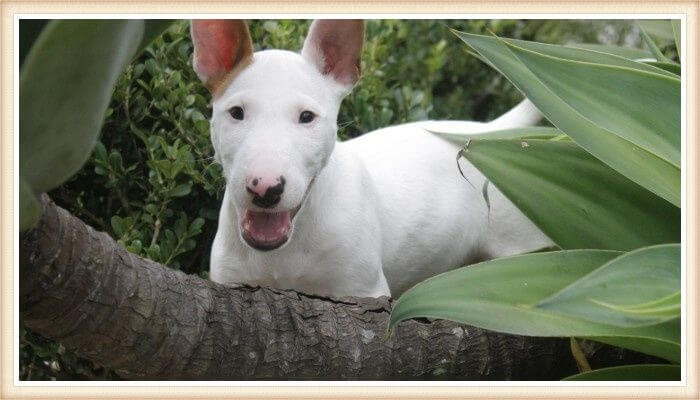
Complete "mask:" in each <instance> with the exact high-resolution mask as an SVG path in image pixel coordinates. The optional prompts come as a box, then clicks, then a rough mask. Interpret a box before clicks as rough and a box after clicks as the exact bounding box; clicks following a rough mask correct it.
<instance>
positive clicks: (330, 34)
mask: <svg viewBox="0 0 700 400" xmlns="http://www.w3.org/2000/svg"><path fill="white" fill-rule="evenodd" d="M364 32H365V25H364V22H363V21H362V20H359V19H345V20H343V19H319V20H315V21H314V22H313V23H312V24H311V27H310V28H309V34H308V35H307V36H306V40H305V41H304V47H303V48H302V50H301V55H302V56H303V57H304V58H306V59H307V60H308V61H310V62H311V63H312V64H314V65H315V66H316V68H318V70H319V71H321V73H322V74H324V75H330V76H332V77H333V78H334V79H335V80H336V81H337V82H338V83H340V84H342V85H343V86H346V87H347V89H348V91H349V90H350V89H351V88H352V86H353V85H354V84H355V83H356V82H357V80H358V79H360V56H361V54H362V44H363V42H364Z"/></svg>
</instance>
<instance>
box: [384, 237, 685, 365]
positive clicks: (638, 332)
mask: <svg viewBox="0 0 700 400" xmlns="http://www.w3.org/2000/svg"><path fill="white" fill-rule="evenodd" d="M619 254H620V253H619V252H615V251H605V250H564V251H555V252H549V253H535V254H527V255H522V256H516V257H509V258H500V259H496V260H492V261H487V262H483V263H480V264H476V265H471V266H468V267H464V268H460V269H457V270H453V271H449V272H446V273H444V274H441V275H438V276H435V277H433V278H430V279H427V280H425V281H423V282H421V283H419V284H417V285H416V286H414V287H413V288H411V289H409V290H408V291H406V292H405V293H404V294H403V295H402V296H401V297H400V298H399V299H398V300H397V301H396V303H394V307H393V310H392V312H391V318H390V326H394V325H395V324H397V323H398V322H399V321H402V320H404V319H408V318H416V317H429V318H444V319H449V320H453V321H457V322H461V323H465V324H469V325H474V326H477V327H480V328H484V329H490V330H495V331H499V332H505V333H511V334H516V335H528V336H562V337H571V336H575V337H587V338H591V339H593V340H598V337H601V338H606V339H607V338H611V337H612V338H613V340H614V339H623V340H620V342H621V343H624V342H625V340H626V341H627V342H628V343H632V344H633V345H634V346H635V350H641V351H644V352H646V353H648V354H653V355H656V356H659V357H663V358H666V359H669V360H676V359H678V358H679V357H680V323H671V322H666V323H662V324H658V325H651V326H644V327H636V328H621V327H617V326H613V325H608V324H602V323H597V322H591V321H586V320H583V319H580V318H576V317H573V316H569V315H562V314H558V313H554V312H551V311H549V310H544V309H540V308H537V307H536V305H537V304H538V303H539V302H540V301H542V300H543V299H546V298H548V297H550V296H552V295H553V294H555V293H557V292H558V291H560V290H562V289H563V288H565V287H567V286H568V285H570V284H572V283H573V282H575V281H577V280H578V279H581V278H583V277H584V276H586V275H588V274H589V273H591V272H592V271H594V270H595V269H597V268H599V267H600V266H601V265H603V264H605V263H606V262H608V261H610V260H612V259H613V258H615V257H617V256H618V255H619ZM640 346H641V347H642V348H639V347H640Z"/></svg>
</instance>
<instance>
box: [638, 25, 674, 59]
mask: <svg viewBox="0 0 700 400" xmlns="http://www.w3.org/2000/svg"><path fill="white" fill-rule="evenodd" d="M639 33H640V34H641V35H642V39H644V43H645V44H646V45H647V48H648V49H649V51H650V52H651V54H652V55H653V56H654V58H656V61H659V62H668V61H669V59H668V58H666V56H664V53H662V52H661V50H660V49H659V47H658V46H657V45H656V43H654V40H653V39H652V38H651V37H650V36H649V35H648V34H647V33H646V31H645V30H644V28H643V27H642V26H641V24H640V28H639Z"/></svg>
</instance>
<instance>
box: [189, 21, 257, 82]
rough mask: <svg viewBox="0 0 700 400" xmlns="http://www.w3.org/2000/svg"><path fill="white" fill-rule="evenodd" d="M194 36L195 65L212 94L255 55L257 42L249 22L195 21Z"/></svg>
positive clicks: (192, 31)
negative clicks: (254, 42) (235, 70)
mask: <svg viewBox="0 0 700 400" xmlns="http://www.w3.org/2000/svg"><path fill="white" fill-rule="evenodd" d="M191 34H192V43H193V44H194V56H193V60H192V66H193V67H194V71H195V72H196V73H197V76H199V79H201V81H202V82H203V83H204V85H205V86H206V87H207V88H208V89H209V90H210V91H211V92H215V91H216V90H217V89H218V86H219V85H220V84H221V83H222V81H223V80H224V79H225V77H226V76H227V75H228V74H229V73H230V72H231V71H232V70H234V69H235V68H237V67H241V66H244V65H246V64H247V63H248V62H249V61H250V60H251V56H252V55H253V42H252V41H251V39H250V32H249V31H248V25H247V24H246V23H245V21H242V20H226V19H208V20H207V19H195V20H192V24H191Z"/></svg>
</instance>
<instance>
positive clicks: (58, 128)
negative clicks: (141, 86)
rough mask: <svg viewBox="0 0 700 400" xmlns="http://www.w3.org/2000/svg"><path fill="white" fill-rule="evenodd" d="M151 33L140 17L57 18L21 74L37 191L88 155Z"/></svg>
mask: <svg viewBox="0 0 700 400" xmlns="http://www.w3.org/2000/svg"><path fill="white" fill-rule="evenodd" d="M142 35H143V21H140V20H100V21H89V20H56V21H51V22H50V23H49V24H48V25H47V26H46V28H44V30H43V31H42V32H41V34H40V36H39V38H38V39H37V41H36V43H35V44H34V46H33V47H32V49H31V50H30V52H29V54H28V55H27V58H26V60H25V62H24V65H23V68H22V71H21V72H20V91H19V92H20V94H19V97H20V99H19V103H20V104H19V118H20V121H19V126H20V132H21V134H20V158H19V159H20V171H21V174H22V175H23V176H24V177H25V179H26V181H27V183H29V184H30V186H31V187H32V189H33V190H34V192H35V193H41V192H45V191H48V190H49V189H52V188H54V187H56V186H58V185H59V184H61V183H62V182H64V181H65V180H66V179H68V178H69V177H70V176H71V175H73V174H74V173H75V172H76V171H77V170H78V169H79V168H80V167H81V166H82V165H83V164H84V163H85V161H86V160H87V158H88V157H89V156H90V154H91V153H92V149H93V147H94V145H95V141H96V140H97V135H98V133H99V130H100V127H101V125H102V121H103V117H104V114H105V110H106V108H107V105H108V103H109V99H110V96H111V94H112V89H113V88H114V85H115V83H116V81H117V78H118V77H119V74H120V72H121V71H122V69H123V67H124V66H125V65H126V63H127V62H128V61H129V59H130V58H131V55H132V54H134V51H135V50H136V47H137V45H138V42H139V41H140V40H141V36H142Z"/></svg>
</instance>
